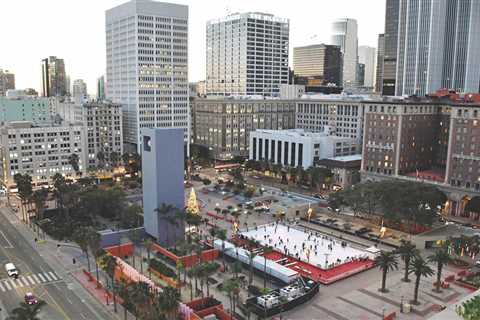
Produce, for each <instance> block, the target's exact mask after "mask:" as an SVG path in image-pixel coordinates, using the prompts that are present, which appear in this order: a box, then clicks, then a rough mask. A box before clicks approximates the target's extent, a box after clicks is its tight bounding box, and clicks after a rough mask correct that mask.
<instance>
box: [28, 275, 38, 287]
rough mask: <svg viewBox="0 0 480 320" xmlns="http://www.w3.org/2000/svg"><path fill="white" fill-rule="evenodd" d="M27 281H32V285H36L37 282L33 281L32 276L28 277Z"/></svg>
mask: <svg viewBox="0 0 480 320" xmlns="http://www.w3.org/2000/svg"><path fill="white" fill-rule="evenodd" d="M27 279H28V281H30V283H31V284H32V285H34V284H36V282H35V280H33V278H32V276H27Z"/></svg>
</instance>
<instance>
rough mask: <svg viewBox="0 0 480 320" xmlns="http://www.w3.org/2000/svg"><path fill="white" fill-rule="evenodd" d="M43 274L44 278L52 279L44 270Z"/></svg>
mask: <svg viewBox="0 0 480 320" xmlns="http://www.w3.org/2000/svg"><path fill="white" fill-rule="evenodd" d="M43 275H44V276H45V278H47V280H48V281H52V279H51V278H50V276H49V275H48V273H46V272H45V273H44V274H43Z"/></svg>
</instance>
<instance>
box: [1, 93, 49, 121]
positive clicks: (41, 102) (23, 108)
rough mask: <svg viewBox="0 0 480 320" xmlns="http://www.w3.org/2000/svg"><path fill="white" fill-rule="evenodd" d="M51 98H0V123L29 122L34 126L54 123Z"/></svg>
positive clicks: (23, 96) (21, 96)
mask: <svg viewBox="0 0 480 320" xmlns="http://www.w3.org/2000/svg"><path fill="white" fill-rule="evenodd" d="M51 103H52V102H51V98H43V97H35V96H25V95H20V96H15V97H0V122H1V124H2V125H4V124H6V123H8V122H11V121H29V122H32V123H33V124H34V125H46V124H50V123H51V122H52V117H51V112H50V108H51Z"/></svg>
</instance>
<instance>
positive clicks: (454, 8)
mask: <svg viewBox="0 0 480 320" xmlns="http://www.w3.org/2000/svg"><path fill="white" fill-rule="evenodd" d="M399 1H400V3H399V8H398V10H399V15H398V16H399V23H398V49H397V72H396V86H395V89H396V95H412V94H417V95H424V94H427V93H432V92H435V91H436V90H438V89H440V88H447V89H454V90H457V91H459V92H478V91H479V82H480V68H479V65H480V54H479V52H480V1H478V0H423V1H412V0H399Z"/></svg>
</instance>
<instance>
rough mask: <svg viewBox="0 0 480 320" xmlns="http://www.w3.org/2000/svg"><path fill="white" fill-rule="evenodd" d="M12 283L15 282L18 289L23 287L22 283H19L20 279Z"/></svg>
mask: <svg viewBox="0 0 480 320" xmlns="http://www.w3.org/2000/svg"><path fill="white" fill-rule="evenodd" d="M13 282H15V284H16V285H17V286H19V287H20V288H21V287H23V283H22V281H20V279H15V280H13Z"/></svg>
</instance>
